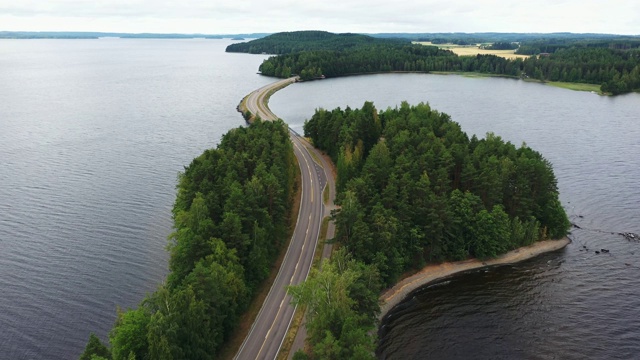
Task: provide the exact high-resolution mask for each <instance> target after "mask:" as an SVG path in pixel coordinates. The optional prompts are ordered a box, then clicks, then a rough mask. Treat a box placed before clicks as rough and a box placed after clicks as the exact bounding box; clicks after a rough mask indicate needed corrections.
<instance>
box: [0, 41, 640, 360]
mask: <svg viewBox="0 0 640 360" xmlns="http://www.w3.org/2000/svg"><path fill="white" fill-rule="evenodd" d="M228 43H229V41H227V40H0V293H1V294H2V296H0V310H1V311H0V329H2V337H0V358H2V359H5V358H6V359H75V358H77V356H78V355H79V354H80V353H81V352H82V349H83V347H84V345H85V343H86V340H87V338H88V334H89V332H91V331H94V332H96V333H97V334H98V335H99V336H100V337H102V338H103V339H104V338H106V333H107V332H108V330H109V329H110V328H111V326H112V324H113V321H114V319H115V308H116V306H117V305H119V306H121V307H124V308H126V307H131V306H135V305H136V304H137V303H138V302H139V301H140V300H141V299H142V298H143V297H144V295H145V294H146V293H148V292H151V291H153V290H154V289H155V288H156V287H157V285H158V284H159V283H160V282H161V281H162V280H163V279H164V277H165V275H166V272H167V254H166V251H165V249H164V247H165V245H166V243H167V240H166V238H167V236H168V234H169V233H170V232H171V214H170V209H171V206H172V203H173V200H174V196H175V188H174V186H175V179H176V174H177V173H178V172H179V171H180V170H182V168H183V166H184V165H187V164H188V163H189V162H190V161H191V159H192V158H193V157H195V156H197V155H199V154H200V153H202V151H203V150H204V149H206V148H210V147H213V146H215V144H216V143H217V142H218V140H219V138H220V136H221V135H222V134H223V133H225V132H226V131H227V130H229V129H231V128H234V127H237V126H240V125H242V124H243V123H244V122H243V120H242V118H241V117H240V116H239V114H238V113H237V112H236V111H235V106H236V104H237V103H238V102H239V100H240V99H241V98H242V96H244V95H246V94H247V93H249V92H251V91H252V90H254V89H256V88H258V87H260V86H262V85H264V84H267V83H269V82H271V81H273V79H269V78H263V77H260V76H258V75H256V74H255V70H256V69H257V67H258V65H259V64H260V62H261V61H262V59H263V58H264V57H263V56H250V55H242V54H226V53H224V48H225V46H226V45H227V44H228ZM365 100H373V101H375V103H376V105H377V106H378V107H379V108H385V107H387V106H395V105H396V104H399V103H400V101H402V100H408V101H409V102H410V103H417V102H420V101H424V102H429V103H430V104H431V105H432V106H433V107H434V108H436V109H438V110H440V111H443V112H446V113H449V114H451V115H452V117H453V119H454V120H455V121H457V122H459V123H461V124H462V126H463V129H464V130H465V131H467V132H468V133H475V134H479V135H483V134H485V133H486V132H487V131H493V132H495V133H496V134H498V135H501V136H502V137H503V138H505V139H507V140H510V141H512V142H514V143H516V144H520V143H521V142H522V141H526V142H527V144H528V145H530V146H532V147H533V148H535V149H537V150H539V151H541V152H542V153H543V154H544V155H545V156H546V157H547V158H548V159H549V160H551V162H552V163H553V164H554V167H555V171H556V176H557V177H558V183H559V187H560V191H561V199H562V201H563V203H564V204H565V206H566V208H567V210H568V212H569V214H570V215H571V219H572V221H574V222H576V223H577V224H579V225H580V226H581V227H583V229H582V230H578V229H574V231H573V234H572V237H573V239H574V242H573V244H571V245H569V247H568V248H567V249H565V250H563V251H561V252H558V253H554V254H548V255H545V256H543V257H540V258H538V259H535V260H532V261H529V262H526V263H522V264H518V265H517V266H511V267H502V268H498V269H492V270H490V271H489V272H478V273H473V274H470V275H465V276H461V277H456V278H454V279H453V280H451V281H450V282H448V283H444V284H443V285H439V286H434V287H429V288H426V289H423V290H421V291H420V292H419V293H417V294H416V296H415V297H413V298H412V299H410V300H409V301H408V302H406V303H404V304H403V305H402V306H401V307H399V308H398V309H397V310H396V311H394V312H393V313H392V314H391V316H390V318H389V319H387V320H386V321H385V322H384V324H383V325H384V326H383V332H382V333H381V339H382V341H381V346H380V348H379V356H380V357H381V358H387V359H402V358H408V359H421V358H425V357H432V358H468V357H469V356H470V355H469V354H473V357H475V358H508V359H512V358H544V359H546V358H563V359H564V358H576V359H578V358H615V357H618V358H633V357H635V355H637V354H638V353H640V344H639V343H640V341H639V340H638V339H639V338H640V317H638V316H637V309H639V308H640V276H639V275H640V262H639V261H638V256H640V244H639V243H635V242H630V241H627V240H625V239H624V238H622V237H621V236H619V235H615V234H611V233H610V232H627V231H632V232H636V233H638V232H640V224H638V220H639V219H640V205H638V204H640V188H639V187H638V186H637V183H638V179H639V178H640V170H639V169H640V160H639V159H640V156H639V155H640V124H639V122H638V120H639V119H638V117H639V116H638V114H640V96H639V95H637V94H631V95H625V96H620V97H614V98H608V97H599V96H596V95H593V94H590V93H578V92H572V91H568V90H563V89H556V88H552V87H548V86H543V85H539V84H530V83H524V82H521V81H515V80H507V79H470V78H464V77H459V76H435V75H417V74H402V75H399V74H393V75H372V76H360V77H350V78H343V79H336V80H324V81H318V82H310V83H302V84H295V85H293V86H290V87H288V88H286V89H284V90H282V91H281V92H279V93H277V94H276V95H274V97H273V98H272V100H271V108H272V109H273V110H274V112H275V113H276V114H278V115H280V116H281V117H283V118H284V119H285V120H286V121H288V122H289V123H291V124H292V127H293V128H294V129H297V130H301V127H302V124H303V121H304V119H305V118H308V117H310V116H311V114H312V113H313V110H314V109H315V108H316V107H325V108H328V109H332V108H334V107H336V106H342V107H344V106H346V105H350V106H352V107H359V106H361V105H362V103H363V102H364V101H365ZM600 231H602V232H600ZM583 246H587V247H588V248H589V250H590V251H589V252H586V251H581V250H584V248H583ZM600 248H607V249H610V251H611V252H610V253H609V254H600V255H596V254H595V253H594V250H596V249H598V250H599V249H600Z"/></svg>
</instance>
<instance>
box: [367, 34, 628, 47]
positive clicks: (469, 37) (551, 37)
mask: <svg viewBox="0 0 640 360" xmlns="http://www.w3.org/2000/svg"><path fill="white" fill-rule="evenodd" d="M368 35H371V36H373V37H379V38H401V39H407V40H411V41H430V42H432V43H434V44H447V43H448V44H457V45H471V44H481V43H496V42H508V43H513V42H518V43H522V42H532V41H562V42H564V43H569V42H579V41H594V40H595V41H618V40H621V41H627V40H638V39H640V36H632V35H612V34H589V33H586V34H579V33H495V32H481V33H458V32H456V33H379V34H368Z"/></svg>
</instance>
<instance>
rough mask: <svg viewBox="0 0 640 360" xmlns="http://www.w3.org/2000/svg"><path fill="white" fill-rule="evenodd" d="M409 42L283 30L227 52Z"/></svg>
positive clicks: (287, 51)
mask: <svg viewBox="0 0 640 360" xmlns="http://www.w3.org/2000/svg"><path fill="white" fill-rule="evenodd" d="M399 43H405V44H408V43H409V41H408V40H399V39H378V38H374V37H371V36H367V35H359V34H333V33H330V32H326V31H293V32H281V33H277V34H273V35H270V36H267V37H265V38H262V39H256V40H253V41H249V42H246V43H238V44H232V45H229V46H227V50H226V51H227V52H242V53H249V54H262V53H266V54H290V53H297V52H302V51H310V50H336V49H340V50H348V49H355V48H358V47H360V46H363V45H371V44H399Z"/></svg>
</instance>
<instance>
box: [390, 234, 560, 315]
mask: <svg viewBox="0 0 640 360" xmlns="http://www.w3.org/2000/svg"><path fill="white" fill-rule="evenodd" d="M569 243H571V240H570V239H569V238H568V237H564V238H562V239H560V240H544V241H537V242H535V243H534V244H532V245H529V246H524V247H521V248H517V249H515V250H511V251H509V252H507V253H505V254H502V255H500V256H498V257H497V258H494V259H488V260H485V261H482V260H478V259H468V260H462V261H456V262H446V263H442V264H435V265H427V266H425V267H424V268H422V270H420V271H419V272H417V273H415V274H413V275H411V276H409V277H407V278H404V279H402V280H400V281H399V282H397V283H396V284H395V285H394V286H393V287H392V288H390V289H387V290H386V291H385V292H383V293H382V295H381V296H380V300H381V301H382V303H383V304H382V305H381V306H380V315H378V319H379V320H382V319H383V318H384V317H385V316H386V315H387V314H388V313H389V312H390V311H391V309H393V308H394V307H395V306H396V305H398V304H400V303H401V302H402V301H403V300H405V299H406V298H407V297H408V296H409V295H411V294H412V293H413V292H414V291H415V290H417V289H419V288H421V287H423V286H425V285H428V284H431V283H434V282H436V281H438V280H441V279H444V278H447V277H449V276H452V275H456V274H460V273H463V272H466V271H470V270H476V269H481V268H486V267H490V266H497V265H509V264H515V263H518V262H521V261H524V260H529V259H532V258H534V257H536V256H539V255H542V254H546V253H549V252H553V251H556V250H560V249H563V248H564V247H566V246H567V245H569Z"/></svg>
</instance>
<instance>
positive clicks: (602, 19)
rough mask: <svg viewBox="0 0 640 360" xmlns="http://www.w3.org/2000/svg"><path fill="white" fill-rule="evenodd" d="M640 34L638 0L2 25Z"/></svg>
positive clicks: (199, 5)
mask: <svg viewBox="0 0 640 360" xmlns="http://www.w3.org/2000/svg"><path fill="white" fill-rule="evenodd" d="M295 30H326V31H331V32H356V33H383V32H411V33H420V32H542V33H548V32H574V33H585V32H589V33H607V34H628V35H640V1H638V0H607V1H604V0H536V1H506V0H502V1H494V0H438V1H435V0H391V1H390V0H337V1H336V0H325V1H318V0H306V1H304V0H302V1H301V0H207V1H196V0H181V1H167V0H0V31H100V32H130V33H131V32H132V33H140V32H150V33H188V34H191V33H200V34H238V33H252V32H269V33H270V32H279V31H295Z"/></svg>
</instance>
